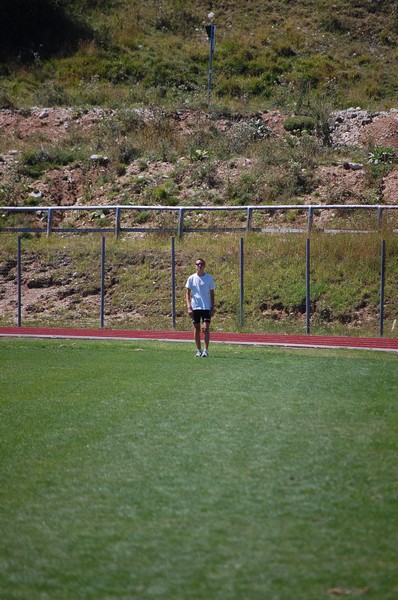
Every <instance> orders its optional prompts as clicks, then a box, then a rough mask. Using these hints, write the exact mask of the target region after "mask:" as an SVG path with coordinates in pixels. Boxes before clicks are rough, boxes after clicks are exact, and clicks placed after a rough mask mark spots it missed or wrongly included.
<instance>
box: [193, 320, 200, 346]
mask: <svg viewBox="0 0 398 600" xmlns="http://www.w3.org/2000/svg"><path fill="white" fill-rule="evenodd" d="M193 326H194V327H195V344H196V348H197V349H198V350H200V323H194V324H193Z"/></svg>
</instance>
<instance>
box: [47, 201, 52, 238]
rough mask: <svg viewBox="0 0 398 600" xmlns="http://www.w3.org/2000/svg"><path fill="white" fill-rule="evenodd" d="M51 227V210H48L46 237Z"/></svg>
mask: <svg viewBox="0 0 398 600" xmlns="http://www.w3.org/2000/svg"><path fill="white" fill-rule="evenodd" d="M52 226H53V210H52V208H49V209H48V211H47V237H50V235H51V230H52Z"/></svg>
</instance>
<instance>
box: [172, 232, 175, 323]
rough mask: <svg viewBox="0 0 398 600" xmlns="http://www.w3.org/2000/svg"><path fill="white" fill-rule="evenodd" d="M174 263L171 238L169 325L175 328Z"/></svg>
mask: <svg viewBox="0 0 398 600" xmlns="http://www.w3.org/2000/svg"><path fill="white" fill-rule="evenodd" d="M175 282H176V261H175V240H174V237H172V238H171V324H172V327H173V329H175V328H176V283H175Z"/></svg>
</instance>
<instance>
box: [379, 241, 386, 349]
mask: <svg viewBox="0 0 398 600" xmlns="http://www.w3.org/2000/svg"><path fill="white" fill-rule="evenodd" d="M385 270H386V241H385V240H382V241H381V261H380V327H379V334H380V337H383V333H384V284H385Z"/></svg>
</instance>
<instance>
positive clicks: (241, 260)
mask: <svg viewBox="0 0 398 600" xmlns="http://www.w3.org/2000/svg"><path fill="white" fill-rule="evenodd" d="M243 244H244V241H243V238H240V245H239V273H240V277H239V278H240V302H239V304H240V326H241V327H243V325H244V322H245V314H244V308H243V303H244V296H245V289H244V285H245V273H244V268H245V265H244V247H243Z"/></svg>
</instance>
